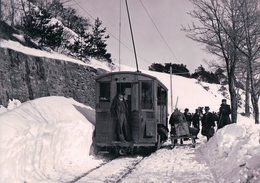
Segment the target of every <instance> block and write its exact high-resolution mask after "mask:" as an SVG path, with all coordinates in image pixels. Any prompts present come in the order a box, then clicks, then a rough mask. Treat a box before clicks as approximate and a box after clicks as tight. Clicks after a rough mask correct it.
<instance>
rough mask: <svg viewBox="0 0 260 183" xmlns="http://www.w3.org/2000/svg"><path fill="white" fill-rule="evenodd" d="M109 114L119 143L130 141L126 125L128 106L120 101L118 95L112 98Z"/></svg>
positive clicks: (123, 101)
mask: <svg viewBox="0 0 260 183" xmlns="http://www.w3.org/2000/svg"><path fill="white" fill-rule="evenodd" d="M110 112H111V115H112V118H113V119H114V121H115V122H116V125H117V135H118V139H119V140H120V141H124V140H130V133H129V130H130V129H129V125H128V121H127V119H128V106H127V103H126V101H125V100H122V101H120V100H119V98H118V95H117V96H116V97H115V98H114V100H113V102H112V105H111V108H110Z"/></svg>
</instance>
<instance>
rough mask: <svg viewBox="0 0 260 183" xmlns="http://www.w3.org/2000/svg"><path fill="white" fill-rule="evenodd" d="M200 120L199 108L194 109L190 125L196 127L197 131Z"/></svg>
mask: <svg viewBox="0 0 260 183" xmlns="http://www.w3.org/2000/svg"><path fill="white" fill-rule="evenodd" d="M200 120H201V115H200V111H199V109H196V110H195V114H193V116H192V125H193V127H194V128H196V129H198V133H199V131H200ZM197 135H198V134H197ZM197 138H198V137H197Z"/></svg>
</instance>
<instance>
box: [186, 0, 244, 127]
mask: <svg viewBox="0 0 260 183" xmlns="http://www.w3.org/2000/svg"><path fill="white" fill-rule="evenodd" d="M191 2H192V3H193V4H194V6H195V10H193V11H192V12H190V15H191V16H192V17H193V18H195V19H196V20H198V23H196V24H195V23H193V24H192V25H190V26H188V27H187V28H184V31H186V32H187V36H188V37H189V38H191V39H193V40H195V41H197V42H200V43H203V44H205V45H206V48H207V50H208V51H209V52H210V53H212V54H215V55H217V56H218V57H219V58H221V60H223V61H224V63H225V70H226V73H227V76H228V86H229V93H230V99H231V108H232V113H231V116H232V122H233V123H236V122H237V95H236V86H235V69H236V65H237V62H238V48H237V45H239V44H240V43H241V41H242V40H241V34H242V32H241V24H240V23H239V21H240V19H241V18H240V15H239V11H238V9H240V7H239V4H238V3H237V1H236V0H191Z"/></svg>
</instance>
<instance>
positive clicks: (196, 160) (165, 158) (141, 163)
mask: <svg viewBox="0 0 260 183" xmlns="http://www.w3.org/2000/svg"><path fill="white" fill-rule="evenodd" d="M186 143H187V142H186ZM188 143H189V142H188ZM198 146H199V145H198ZM89 182H91V183H92V182H95V183H99V182H100V183H101V182H122V183H124V182H135V183H136V182H140V183H141V182H142V183H144V182H172V183H175V182H176V183H182V182H183V183H197V182H200V183H203V182H204V183H215V182H217V181H216V180H215V178H214V176H213V174H212V172H211V171H210V169H209V167H208V166H207V164H206V161H205V160H204V158H203V157H202V156H201V154H200V153H199V151H198V147H196V148H191V147H190V146H177V147H175V148H174V149H170V148H167V147H164V148H162V149H160V150H158V151H156V152H155V153H152V154H151V155H150V156H148V157H145V158H142V157H125V158H117V159H115V160H113V161H111V162H109V163H107V164H105V165H104V166H101V167H100V168H98V169H96V170H95V171H93V172H91V173H90V174H88V175H87V176H85V177H83V178H81V179H80V180H78V181H77V183H89Z"/></svg>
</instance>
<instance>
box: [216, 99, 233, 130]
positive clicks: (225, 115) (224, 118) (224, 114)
mask: <svg viewBox="0 0 260 183" xmlns="http://www.w3.org/2000/svg"><path fill="white" fill-rule="evenodd" d="M230 114H231V108H230V105H228V104H227V100H226V99H222V104H221V106H220V108H219V120H218V129H220V128H223V127H224V126H226V125H228V124H230V123H231V120H230V118H229V115H230Z"/></svg>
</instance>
